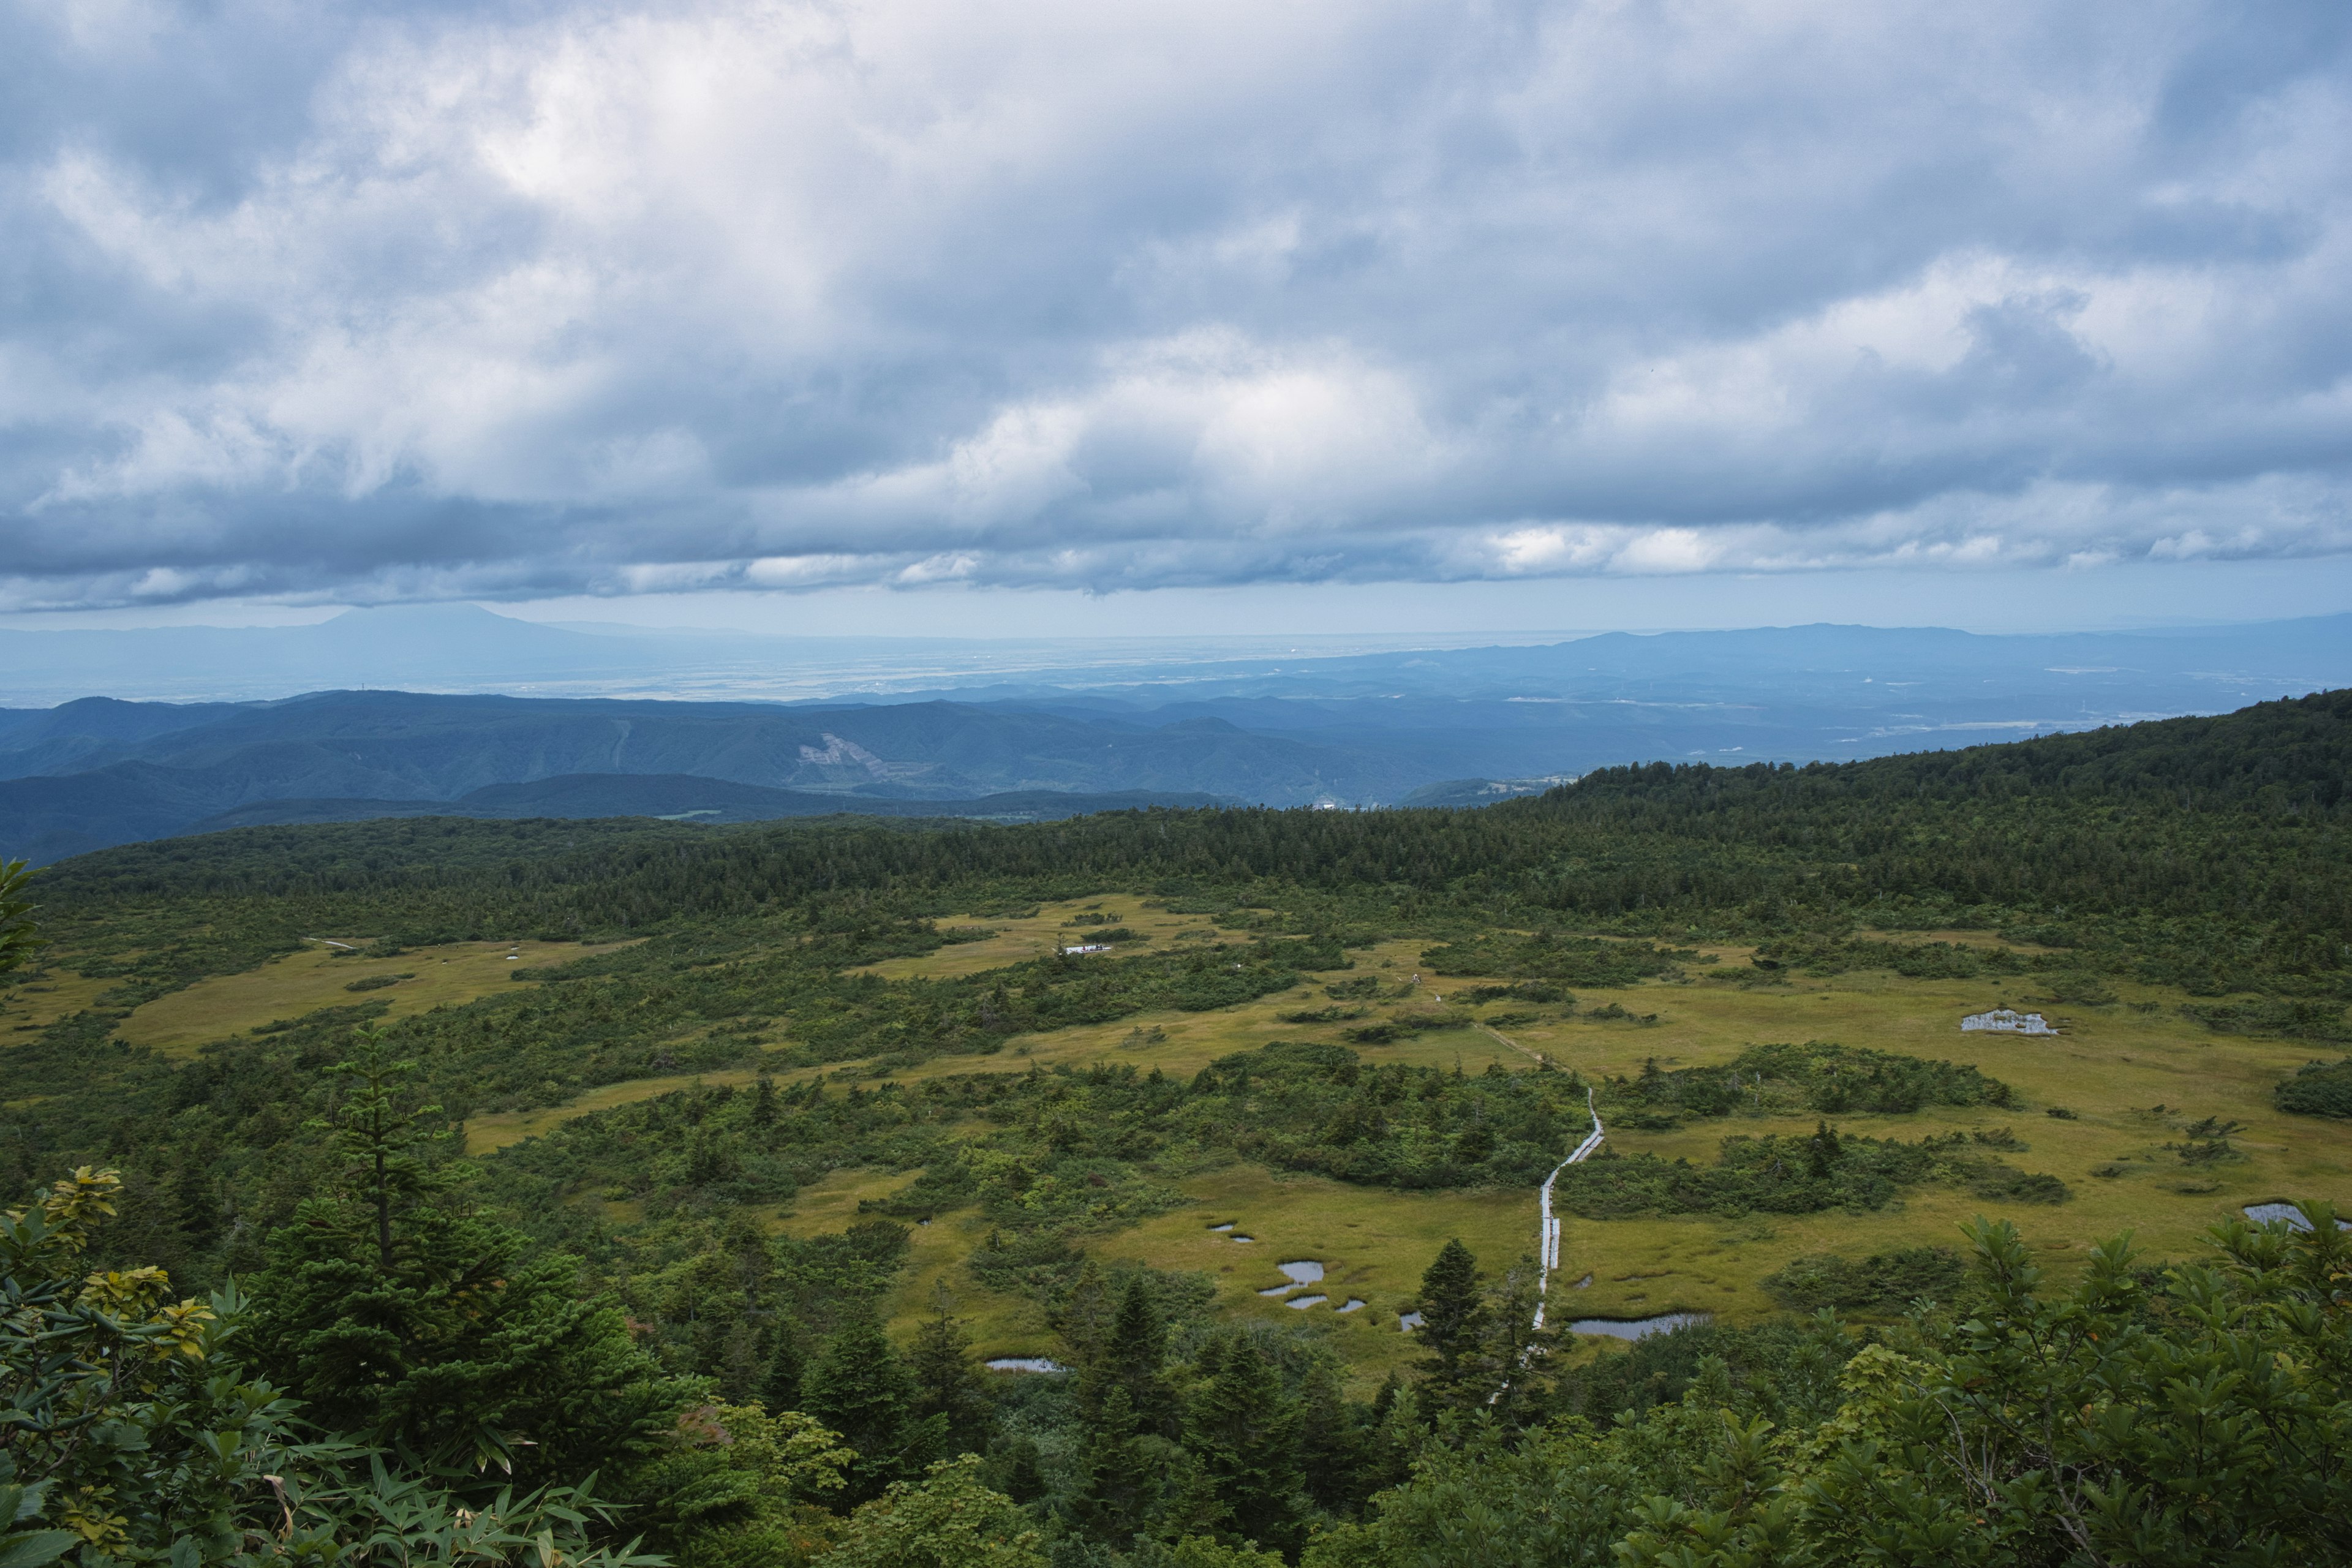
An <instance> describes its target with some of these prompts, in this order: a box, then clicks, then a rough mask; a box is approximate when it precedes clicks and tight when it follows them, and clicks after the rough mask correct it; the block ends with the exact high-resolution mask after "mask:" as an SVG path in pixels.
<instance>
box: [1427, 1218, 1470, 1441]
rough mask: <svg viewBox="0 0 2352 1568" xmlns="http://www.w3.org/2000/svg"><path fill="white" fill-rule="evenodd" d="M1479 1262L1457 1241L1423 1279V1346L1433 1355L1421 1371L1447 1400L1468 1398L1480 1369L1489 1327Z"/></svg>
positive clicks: (1445, 1249) (1442, 1251)
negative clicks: (1481, 1350) (1469, 1386)
mask: <svg viewBox="0 0 2352 1568" xmlns="http://www.w3.org/2000/svg"><path fill="white" fill-rule="evenodd" d="M1478 1287H1479V1274H1478V1259H1477V1258H1475V1257H1474V1256H1473V1255H1472V1254H1471V1251H1470V1249H1469V1248H1468V1247H1465V1246H1463V1245H1462V1241H1461V1238H1460V1237H1455V1238H1454V1239H1453V1240H1451V1241H1448V1242H1447V1243H1446V1244H1445V1245H1444V1247H1442V1248H1441V1249H1440V1250H1439V1251H1438V1254H1437V1260H1436V1261H1435V1262H1433V1263H1432V1264H1431V1265H1430V1266H1429V1268H1428V1270H1427V1272H1425V1273H1423V1275H1422V1277H1421V1329H1420V1333H1421V1342H1422V1343H1423V1345H1424V1346H1425V1347H1427V1349H1428V1352H1429V1353H1428V1355H1427V1356H1426V1357H1424V1358H1423V1362H1422V1367H1423V1371H1424V1372H1426V1373H1428V1377H1429V1382H1430V1384H1431V1387H1432V1390H1433V1392H1434V1393H1435V1394H1437V1395H1438V1397H1439V1398H1440V1399H1443V1400H1445V1401H1447V1402H1453V1401H1455V1400H1458V1399H1459V1398H1461V1397H1462V1396H1463V1390H1464V1388H1465V1385H1466V1384H1468V1383H1469V1382H1470V1381H1471V1379H1472V1377H1473V1375H1474V1374H1475V1371H1476V1369H1477V1362H1478V1350H1479V1340H1480V1338H1481V1336H1482V1334H1483V1332H1484V1331H1485V1329H1486V1301H1485V1300H1484V1297H1483V1296H1482V1294H1481V1292H1480V1290H1479V1288H1478Z"/></svg>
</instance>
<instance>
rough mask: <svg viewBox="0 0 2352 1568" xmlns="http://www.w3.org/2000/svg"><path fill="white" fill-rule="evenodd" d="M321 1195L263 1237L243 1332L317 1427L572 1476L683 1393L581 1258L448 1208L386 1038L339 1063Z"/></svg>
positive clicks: (460, 1208) (422, 1116)
mask: <svg viewBox="0 0 2352 1568" xmlns="http://www.w3.org/2000/svg"><path fill="white" fill-rule="evenodd" d="M334 1070H335V1074H336V1076H337V1077H338V1078H340V1079H344V1080H346V1081H348V1082H349V1083H350V1084H351V1086H352V1087H351V1089H349V1090H348V1092H347V1093H346V1094H345V1095H344V1097H343V1099H342V1101H341V1104H340V1105H338V1106H337V1107H336V1109H335V1110H334V1112H333V1114H332V1115H331V1117H330V1118H329V1119H328V1120H327V1121H325V1122H324V1123H321V1124H318V1125H322V1126H323V1127H324V1128H325V1129H326V1130H327V1131H329V1133H330V1144H331V1151H332V1152H333V1153H334V1154H335V1155H336V1156H337V1159H336V1161H335V1163H334V1166H333V1175H332V1178H331V1191H330V1192H329V1193H328V1194H325V1195H322V1196H319V1197H314V1198H311V1199H309V1200H307V1201H306V1202H304V1203H303V1204H302V1205H299V1207H298V1208H297V1209H296V1210H295V1214H294V1219H293V1222H292V1223H291V1224H289V1225H288V1226H283V1227H281V1228H280V1229H278V1230H277V1231H275V1232H272V1233H271V1235H270V1237H268V1243H267V1247H266V1256H267V1258H268V1264H267V1267H266V1268H265V1269H264V1270H263V1272H262V1273H261V1275H260V1277H259V1278H258V1279H257V1280H256V1281H255V1282H254V1285H253V1289H252V1296H253V1300H254V1301H255V1321H254V1326H253V1331H252V1334H251V1337H250V1342H251V1345H252V1348H253V1351H254V1353H255V1355H256V1357H257V1360H258V1361H259V1362H260V1363H261V1365H262V1367H263V1368H264V1369H265V1370H266V1371H267V1372H268V1373H269V1374H270V1376H271V1377H272V1379H273V1381H275V1382H277V1383H278V1384H280V1385H281V1386H284V1387H285V1388H286V1389H287V1390H288V1392H289V1393H291V1394H295V1395H296V1396H297V1397H299V1398H300V1399H301V1400H302V1401H303V1404H304V1406H305V1408H304V1411H303V1414H304V1415H305V1416H306V1417H308V1418H309V1419H310V1420H313V1421H316V1422H318V1423H319V1424H320V1425H321V1426H327V1427H330V1428H339V1429H341V1430H343V1431H347V1432H352V1433H357V1434H362V1435H363V1436H366V1437H367V1438H369V1439H370V1440H373V1441H375V1442H378V1443H383V1444H386V1445H391V1444H398V1445H402V1446H404V1447H406V1448H408V1449H409V1450H410V1451H412V1452H414V1453H415V1454H417V1455H418V1456H420V1457H422V1458H425V1459H427V1460H429V1461H433V1462H438V1463H448V1464H459V1465H464V1466H467V1467H479V1466H483V1465H488V1464H493V1463H495V1464H498V1465H499V1466H501V1467H506V1468H522V1469H525V1470H527V1471H530V1472H531V1473H534V1474H538V1475H561V1476H572V1475H577V1474H580V1473H583V1472H584V1471H586V1470H588V1469H592V1468H596V1467H598V1466H600V1465H604V1464H608V1463H611V1462H612V1461H614V1460H615V1459H617V1458H625V1457H626V1456H628V1455H630V1454H633V1453H635V1452H638V1451H641V1450H642V1449H643V1448H644V1447H646V1445H647V1444H649V1443H650V1442H651V1441H652V1440H653V1438H654V1436H656V1433H658V1432H659V1431H660V1430H662V1429H663V1428H664V1427H666V1426H667V1425H668V1422H669V1419H670V1416H671V1415H672V1414H673V1413H674V1412H675V1411H676V1409H677V1406H678V1405H679V1404H680V1403H681V1402H682V1400H683V1398H684V1395H685V1392H686V1391H685V1390H684V1389H683V1388H681V1387H679V1386H677V1384H674V1383H672V1382H671V1381H670V1380H669V1379H667V1378H666V1377H664V1376H663V1375H662V1374H661V1373H659V1371H658V1370H657V1368H656V1366H655V1365H654V1363H652V1361H651V1360H650V1358H648V1357H647V1356H646V1354H645V1352H642V1351H640V1350H639V1349H638V1348H637V1346H636V1345H635V1342H632V1341H631V1340H630V1338H629V1335H628V1332H627V1330H626V1327H625V1323H624V1321H623V1319H622V1317H621V1315H620V1313H619V1312H618V1311H616V1310H614V1309H613V1308H611V1307H610V1306H607V1305H605V1304H604V1303H602V1302H598V1301H594V1300H582V1299H581V1298H580V1296H579V1295H578V1292H577V1289H576V1279H577V1272H578V1264H577V1262H576V1260H574V1259H572V1258H563V1257H560V1256H542V1257H538V1258H531V1257H529V1256H527V1254H526V1248H525V1242H524V1238H523V1237H522V1236H521V1235H520V1233H519V1232H517V1231H514V1230H511V1229H509V1228H508V1227H506V1226H499V1225H494V1224H491V1223H489V1222H488V1221H485V1220H483V1219H481V1218H480V1217H479V1216H478V1215H474V1214H473V1213H472V1212H471V1211H470V1210H469V1209H467V1207H466V1206H465V1205H463V1204H462V1203H461V1202H459V1201H458V1199H457V1193H456V1189H455V1183H454V1181H453V1180H452V1177H451V1175H450V1173H446V1172H445V1171H441V1170H436V1169H435V1168H434V1167H433V1166H432V1165H431V1164H430V1163H429V1162H428V1161H427V1160H426V1159H425V1155H424V1153H423V1152H422V1151H423V1150H425V1149H427V1148H429V1147H430V1145H431V1144H432V1143H433V1142H436V1140H437V1139H438V1137H440V1136H441V1135H442V1134H441V1129H440V1125H439V1123H438V1120H437V1119H438V1115H439V1112H438V1110H437V1108H436V1107H432V1106H417V1105H415V1104H414V1103H413V1097H411V1096H410V1095H409V1094H408V1093H407V1092H406V1090H405V1089H404V1087H403V1085H404V1079H406V1078H407V1077H408V1076H409V1074H410V1073H412V1072H413V1071H414V1064H412V1063H408V1062H404V1061H398V1060H395V1059H394V1057H393V1054H392V1051H391V1049H390V1048H389V1047H388V1045H387V1043H386V1040H385V1037H384V1036H383V1033H382V1031H379V1030H366V1029H362V1030H360V1031H357V1032H356V1033H355V1037H354V1041H353V1047H352V1058H351V1059H350V1060H349V1061H347V1062H344V1063H341V1064H340V1065H339V1066H338V1067H337V1068H335V1069H334Z"/></svg>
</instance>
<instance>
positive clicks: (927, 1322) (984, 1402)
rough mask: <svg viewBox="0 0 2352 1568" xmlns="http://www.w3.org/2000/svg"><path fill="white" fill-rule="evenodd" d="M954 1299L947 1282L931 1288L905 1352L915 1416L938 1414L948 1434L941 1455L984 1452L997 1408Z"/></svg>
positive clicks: (929, 1417)
mask: <svg viewBox="0 0 2352 1568" xmlns="http://www.w3.org/2000/svg"><path fill="white" fill-rule="evenodd" d="M954 1305H955V1301H954V1298H952V1297H950V1295H949V1294H948V1292H947V1289H946V1287H945V1286H940V1287H939V1288H938V1289H935V1290H933V1292H932V1293H931V1314H930V1316H929V1317H928V1318H926V1319H924V1320H923V1325H922V1327H920V1328H919V1329H917V1330H916V1331H915V1342H914V1345H913V1346H912V1348H910V1349H909V1350H908V1352H907V1367H908V1372H909V1373H912V1374H913V1377H914V1384H915V1401H914V1406H913V1408H914V1413H915V1415H916V1418H917V1419H918V1420H923V1421H930V1420H934V1419H936V1420H937V1422H938V1424H939V1426H940V1430H941V1431H942V1432H943V1433H944V1434H945V1436H946V1448H945V1449H944V1450H943V1451H942V1457H952V1455H954V1454H977V1453H984V1452H985V1451H986V1450H987V1447H988V1436H989V1428H990V1427H991V1426H992V1425H993V1424H994V1417H995V1414H996V1413H995V1410H994V1408H993V1406H992V1405H991V1404H990V1402H989V1397H988V1388H987V1385H986V1384H983V1383H982V1381H981V1374H980V1372H979V1370H978V1369H977V1368H976V1367H974V1366H973V1365H972V1361H971V1334H970V1333H969V1332H967V1331H965V1329H964V1326H963V1323H962V1321H961V1320H960V1319H958V1318H956V1317H954V1316H953V1315H952V1309H953V1307H954Z"/></svg>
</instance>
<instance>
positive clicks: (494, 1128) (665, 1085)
mask: <svg viewBox="0 0 2352 1568" xmlns="http://www.w3.org/2000/svg"><path fill="white" fill-rule="evenodd" d="M760 1070H761V1069H759V1068H730V1069H728V1070H726V1071H722V1072H698V1073H679V1074H677V1075H675V1076H673V1077H669V1078H635V1079H628V1080H627V1081H626V1082H624V1083H608V1084H605V1085H604V1087H603V1088H601V1089H590V1090H589V1091H588V1092H587V1093H585V1094H582V1095H577V1096H575V1097H573V1098H572V1099H571V1100H565V1101H564V1102H563V1103H562V1104H561V1105H543V1106H538V1107H535V1108H534V1109H532V1110H500V1111H493V1112H491V1113H490V1114H488V1115H486V1116H475V1117H469V1118H467V1121H466V1152H467V1154H468V1155H476V1154H488V1153H493V1152H496V1151H498V1150H500V1149H505V1148H509V1147H511V1146H512V1145H514V1144H517V1143H520V1142H523V1140H525V1139H527V1138H536V1137H538V1136H539V1135H540V1134H541V1133H542V1132H546V1131H551V1130H553V1129H554V1128H557V1127H560V1126H562V1124H563V1123H565V1122H567V1121H575V1120H577V1119H578V1118H580V1117H583V1116H586V1115H589V1114H590V1113H591V1112H593V1111H598V1110H611V1109H612V1108H613V1107H614V1106H616V1105H634V1104H635V1103H636V1102H637V1101H638V1100H654V1099H657V1098H659V1097H660V1096H662V1095H665V1094H668V1093H671V1092H672V1091H674V1090H677V1089H698V1088H701V1087H703V1086H705V1085H712V1086H716V1085H719V1084H727V1085H730V1086H738V1087H740V1085H743V1084H747V1083H750V1082H751V1081H752V1080H753V1079H757V1078H758V1077H759V1076H760Z"/></svg>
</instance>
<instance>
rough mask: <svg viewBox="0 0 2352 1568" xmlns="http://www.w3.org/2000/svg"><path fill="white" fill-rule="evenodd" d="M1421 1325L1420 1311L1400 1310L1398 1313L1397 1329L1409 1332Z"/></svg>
mask: <svg viewBox="0 0 2352 1568" xmlns="http://www.w3.org/2000/svg"><path fill="white" fill-rule="evenodd" d="M1419 1327H1421V1314H1420V1313H1419V1312H1400V1313H1398V1314H1397V1330H1398V1331H1399V1332H1401V1333H1407V1334H1409V1333H1411V1332H1412V1331H1413V1330H1415V1329H1417V1328H1419Z"/></svg>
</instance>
